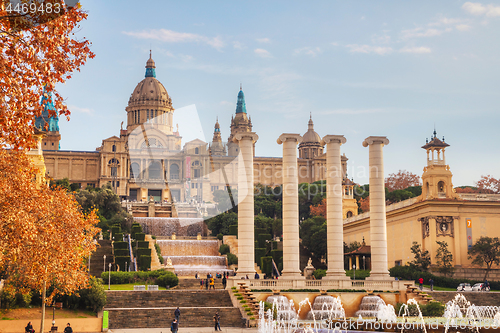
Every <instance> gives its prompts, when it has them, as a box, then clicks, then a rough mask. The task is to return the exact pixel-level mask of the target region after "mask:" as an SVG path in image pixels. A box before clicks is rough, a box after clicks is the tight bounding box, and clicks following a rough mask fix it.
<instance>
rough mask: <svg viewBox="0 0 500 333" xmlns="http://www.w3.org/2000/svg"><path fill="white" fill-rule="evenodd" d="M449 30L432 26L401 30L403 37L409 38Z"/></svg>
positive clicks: (438, 33) (427, 35) (440, 33)
mask: <svg viewBox="0 0 500 333" xmlns="http://www.w3.org/2000/svg"><path fill="white" fill-rule="evenodd" d="M449 31H451V29H450V28H447V29H445V30H439V29H434V28H429V29H423V28H415V29H408V30H403V31H401V34H402V38H403V39H410V38H415V37H435V36H440V35H442V34H443V33H445V32H449Z"/></svg>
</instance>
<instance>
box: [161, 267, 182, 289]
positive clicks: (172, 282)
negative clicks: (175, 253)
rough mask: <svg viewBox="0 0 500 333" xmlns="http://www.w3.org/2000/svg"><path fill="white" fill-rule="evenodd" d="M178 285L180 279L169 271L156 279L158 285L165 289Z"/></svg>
mask: <svg viewBox="0 0 500 333" xmlns="http://www.w3.org/2000/svg"><path fill="white" fill-rule="evenodd" d="M178 283H179V278H178V277H177V276H175V274H174V273H172V272H168V271H166V272H165V274H163V275H160V276H159V277H158V278H157V279H156V284H157V285H159V286H161V287H165V288H171V287H175V286H176V285H177V284H178Z"/></svg>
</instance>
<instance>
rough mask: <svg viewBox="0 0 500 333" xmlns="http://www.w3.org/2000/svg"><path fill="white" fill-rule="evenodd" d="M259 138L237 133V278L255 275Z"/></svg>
mask: <svg viewBox="0 0 500 333" xmlns="http://www.w3.org/2000/svg"><path fill="white" fill-rule="evenodd" d="M258 139H259V137H258V136H257V134H255V133H253V132H244V133H237V134H236V135H235V136H234V138H233V140H234V142H235V143H238V145H239V148H240V153H239V154H238V271H237V273H238V278H241V277H245V276H246V275H247V274H248V277H250V278H253V276H254V274H255V268H254V267H255V266H254V262H255V249H254V248H255V243H254V202H253V144H254V142H255V141H257V140H258Z"/></svg>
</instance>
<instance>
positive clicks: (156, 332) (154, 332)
mask: <svg viewBox="0 0 500 333" xmlns="http://www.w3.org/2000/svg"><path fill="white" fill-rule="evenodd" d="M221 328H222V332H223V333H251V332H258V329H257V328H256V327H254V328H237V327H230V328H224V327H221ZM108 332H109V333H143V332H144V333H168V332H170V327H168V328H136V329H114V330H108ZM178 332H179V333H208V332H215V330H214V328H213V327H180V328H179V330H178Z"/></svg>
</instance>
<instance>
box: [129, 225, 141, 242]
mask: <svg viewBox="0 0 500 333" xmlns="http://www.w3.org/2000/svg"><path fill="white" fill-rule="evenodd" d="M141 232H142V227H141V225H140V224H139V223H134V224H132V232H131V233H130V234H131V236H132V238H133V239H135V234H136V233H141Z"/></svg>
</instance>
